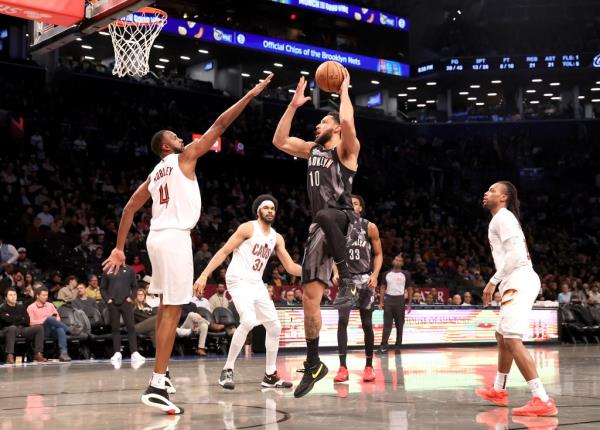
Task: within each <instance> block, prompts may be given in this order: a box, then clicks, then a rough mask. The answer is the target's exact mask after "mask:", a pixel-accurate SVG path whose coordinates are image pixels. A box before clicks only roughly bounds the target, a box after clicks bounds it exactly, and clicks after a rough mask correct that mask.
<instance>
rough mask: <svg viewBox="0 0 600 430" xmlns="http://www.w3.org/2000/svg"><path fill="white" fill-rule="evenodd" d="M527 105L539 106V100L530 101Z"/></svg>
mask: <svg viewBox="0 0 600 430" xmlns="http://www.w3.org/2000/svg"><path fill="white" fill-rule="evenodd" d="M529 103H530V104H532V105H537V104H540V102H539V100H531V101H530V102H529Z"/></svg>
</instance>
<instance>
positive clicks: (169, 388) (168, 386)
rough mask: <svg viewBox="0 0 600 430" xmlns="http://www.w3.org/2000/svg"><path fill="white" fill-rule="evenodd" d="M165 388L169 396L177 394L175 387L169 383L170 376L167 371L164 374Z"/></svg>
mask: <svg viewBox="0 0 600 430" xmlns="http://www.w3.org/2000/svg"><path fill="white" fill-rule="evenodd" d="M165 388H166V390H167V393H169V394H175V393H176V392H177V390H176V389H175V386H174V385H173V383H172V382H171V374H170V373H169V371H168V370H167V373H166V374H165Z"/></svg>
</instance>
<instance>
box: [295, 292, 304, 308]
mask: <svg viewBox="0 0 600 430" xmlns="http://www.w3.org/2000/svg"><path fill="white" fill-rule="evenodd" d="M303 295H304V291H302V288H296V289H295V290H294V299H295V300H296V303H297V304H299V305H301V304H302V296H303Z"/></svg>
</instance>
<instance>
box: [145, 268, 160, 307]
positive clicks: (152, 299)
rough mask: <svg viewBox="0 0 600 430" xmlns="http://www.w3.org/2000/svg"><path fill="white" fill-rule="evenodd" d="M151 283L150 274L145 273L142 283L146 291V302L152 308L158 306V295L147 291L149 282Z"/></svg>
mask: <svg viewBox="0 0 600 430" xmlns="http://www.w3.org/2000/svg"><path fill="white" fill-rule="evenodd" d="M151 283H152V276H149V275H146V276H144V278H143V279H142V284H144V291H146V303H147V304H148V306H150V307H151V308H152V309H154V308H158V307H159V306H160V297H159V296H158V295H156V294H152V293H150V292H148V289H149V288H150V284H151Z"/></svg>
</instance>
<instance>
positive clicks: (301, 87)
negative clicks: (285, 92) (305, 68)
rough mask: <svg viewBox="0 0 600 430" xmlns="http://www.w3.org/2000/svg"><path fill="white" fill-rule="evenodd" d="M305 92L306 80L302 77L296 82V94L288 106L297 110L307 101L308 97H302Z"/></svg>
mask: <svg viewBox="0 0 600 430" xmlns="http://www.w3.org/2000/svg"><path fill="white" fill-rule="evenodd" d="M305 90H306V79H304V76H302V77H301V78H300V80H299V81H298V86H297V87H296V92H295V93H294V98H292V102H291V103H290V105H292V106H293V107H295V108H299V107H300V106H302V105H303V104H304V103H306V102H307V101H309V100H310V97H307V96H305V95H304V91H305Z"/></svg>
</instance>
